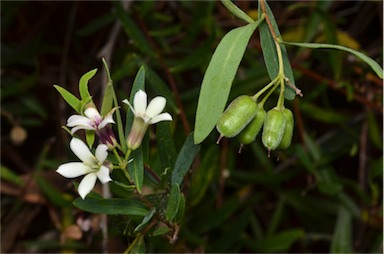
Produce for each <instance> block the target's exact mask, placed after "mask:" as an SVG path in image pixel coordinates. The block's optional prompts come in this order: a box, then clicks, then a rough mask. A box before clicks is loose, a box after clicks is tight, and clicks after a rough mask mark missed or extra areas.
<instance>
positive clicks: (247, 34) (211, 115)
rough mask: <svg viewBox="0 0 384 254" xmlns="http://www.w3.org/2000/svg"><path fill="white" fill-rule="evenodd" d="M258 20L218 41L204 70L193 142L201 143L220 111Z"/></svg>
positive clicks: (212, 126) (234, 30) (222, 109)
mask: <svg viewBox="0 0 384 254" xmlns="http://www.w3.org/2000/svg"><path fill="white" fill-rule="evenodd" d="M259 24H260V20H259V21H257V22H254V23H251V24H249V25H246V26H243V27H238V28H236V29H233V30H231V31H230V32H228V33H227V34H226V35H225V36H224V37H223V39H222V40H221V41H220V43H219V45H218V46H217V48H216V50H215V52H214V53H213V55H212V58H211V61H210V62H209V65H208V68H207V71H206V72H205V75H204V78H203V82H202V84H201V90H200V95H199V101H198V104H197V111H196V122H195V130H194V133H195V134H194V141H195V144H199V143H201V142H203V140H204V139H205V138H206V137H207V136H208V135H209V133H210V132H211V131H212V129H213V128H214V127H215V125H216V122H217V120H218V119H219V117H220V115H221V113H222V112H223V111H224V107H225V104H226V103H227V100H228V95H229V92H230V90H231V86H232V82H233V79H234V78H235V75H236V72H237V69H238V67H239V64H240V61H241V59H242V58H243V55H244V52H245V49H246V47H247V45H248V41H249V39H250V38H251V35H252V34H253V32H254V31H255V29H256V27H257V26H258V25H259Z"/></svg>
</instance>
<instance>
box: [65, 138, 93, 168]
mask: <svg viewBox="0 0 384 254" xmlns="http://www.w3.org/2000/svg"><path fill="white" fill-rule="evenodd" d="M70 147H71V150H72V152H73V153H74V154H75V155H76V156H77V158H79V159H80V160H81V161H82V162H85V163H87V164H89V165H93V164H95V160H96V158H95V156H93V154H92V153H91V151H89V149H88V146H87V145H86V144H85V143H84V142H83V141H82V140H81V139H78V138H73V139H72V140H71V143H70Z"/></svg>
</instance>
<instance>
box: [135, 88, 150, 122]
mask: <svg viewBox="0 0 384 254" xmlns="http://www.w3.org/2000/svg"><path fill="white" fill-rule="evenodd" d="M133 107H134V108H135V116H144V114H145V110H146V109H147V94H146V93H145V92H144V91H143V90H139V91H137V93H136V94H135V97H134V98H133Z"/></svg>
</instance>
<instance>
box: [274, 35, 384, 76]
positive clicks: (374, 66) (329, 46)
mask: <svg viewBox="0 0 384 254" xmlns="http://www.w3.org/2000/svg"><path fill="white" fill-rule="evenodd" d="M281 43H284V44H287V45H292V46H297V47H305V48H313V49H318V48H323V49H338V50H342V51H346V52H348V53H351V54H353V55H355V56H356V57H358V58H360V59H361V60H363V61H364V62H366V63H367V64H368V65H369V66H370V67H371V68H372V69H373V71H374V72H375V73H376V74H377V76H379V78H381V79H383V69H382V68H381V66H380V65H379V64H378V63H377V62H376V61H375V60H373V59H372V58H370V57H368V56H366V55H364V54H363V53H361V52H359V51H356V50H354V49H350V48H347V47H344V46H340V45H333V44H325V43H296V42H285V41H281Z"/></svg>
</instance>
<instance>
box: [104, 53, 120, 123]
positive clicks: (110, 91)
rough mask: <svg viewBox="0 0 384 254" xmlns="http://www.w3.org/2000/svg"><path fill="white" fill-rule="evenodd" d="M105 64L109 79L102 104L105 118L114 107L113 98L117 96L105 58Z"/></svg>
mask: <svg viewBox="0 0 384 254" xmlns="http://www.w3.org/2000/svg"><path fill="white" fill-rule="evenodd" d="M103 64H104V68H105V72H106V73H107V78H108V80H107V85H106V86H105V89H104V97H103V102H102V104H101V115H102V116H105V115H106V114H108V112H110V111H111V109H112V105H113V98H114V96H116V95H115V90H114V88H113V81H112V78H111V74H110V72H109V68H108V65H107V62H106V61H105V59H104V58H103Z"/></svg>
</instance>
